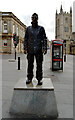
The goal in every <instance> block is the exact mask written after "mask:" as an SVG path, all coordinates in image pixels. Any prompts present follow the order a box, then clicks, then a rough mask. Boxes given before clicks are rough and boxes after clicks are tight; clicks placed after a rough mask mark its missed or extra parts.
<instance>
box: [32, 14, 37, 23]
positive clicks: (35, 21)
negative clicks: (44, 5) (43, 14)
mask: <svg viewBox="0 0 75 120" xmlns="http://www.w3.org/2000/svg"><path fill="white" fill-rule="evenodd" d="M31 18H32V24H36V23H37V22H38V14H36V13H33V14H32V17H31Z"/></svg>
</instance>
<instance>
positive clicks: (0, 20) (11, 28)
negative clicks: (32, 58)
mask: <svg viewBox="0 0 75 120" xmlns="http://www.w3.org/2000/svg"><path fill="white" fill-rule="evenodd" d="M25 29H26V25H24V24H23V23H22V22H21V21H20V20H19V19H18V18H17V17H16V16H15V15H14V14H13V13H12V12H0V52H1V53H14V52H15V46H14V43H13V34H14V33H16V34H17V36H18V38H19V43H18V45H17V47H16V51H17V53H22V52H24V35H25Z"/></svg>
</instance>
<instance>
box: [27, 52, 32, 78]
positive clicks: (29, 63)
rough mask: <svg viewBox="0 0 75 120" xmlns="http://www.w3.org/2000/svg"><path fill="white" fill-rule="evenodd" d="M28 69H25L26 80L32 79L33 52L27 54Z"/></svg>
mask: <svg viewBox="0 0 75 120" xmlns="http://www.w3.org/2000/svg"><path fill="white" fill-rule="evenodd" d="M27 59H28V69H27V78H28V80H32V78H33V68H34V64H33V63H34V54H28V55H27Z"/></svg>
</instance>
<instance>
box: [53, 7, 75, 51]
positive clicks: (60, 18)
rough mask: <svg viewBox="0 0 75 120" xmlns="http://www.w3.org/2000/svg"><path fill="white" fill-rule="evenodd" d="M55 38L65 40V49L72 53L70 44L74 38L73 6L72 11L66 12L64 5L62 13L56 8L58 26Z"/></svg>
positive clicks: (61, 9)
mask: <svg viewBox="0 0 75 120" xmlns="http://www.w3.org/2000/svg"><path fill="white" fill-rule="evenodd" d="M55 38H58V39H62V40H64V50H65V49H66V53H70V44H71V42H72V41H73V38H72V8H71V7H70V12H64V11H63V8H62V5H61V8H60V13H57V10H56V27H55Z"/></svg>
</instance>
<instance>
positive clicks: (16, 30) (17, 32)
mask: <svg viewBox="0 0 75 120" xmlns="http://www.w3.org/2000/svg"><path fill="white" fill-rule="evenodd" d="M16 33H17V36H18V26H17V29H16Z"/></svg>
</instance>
